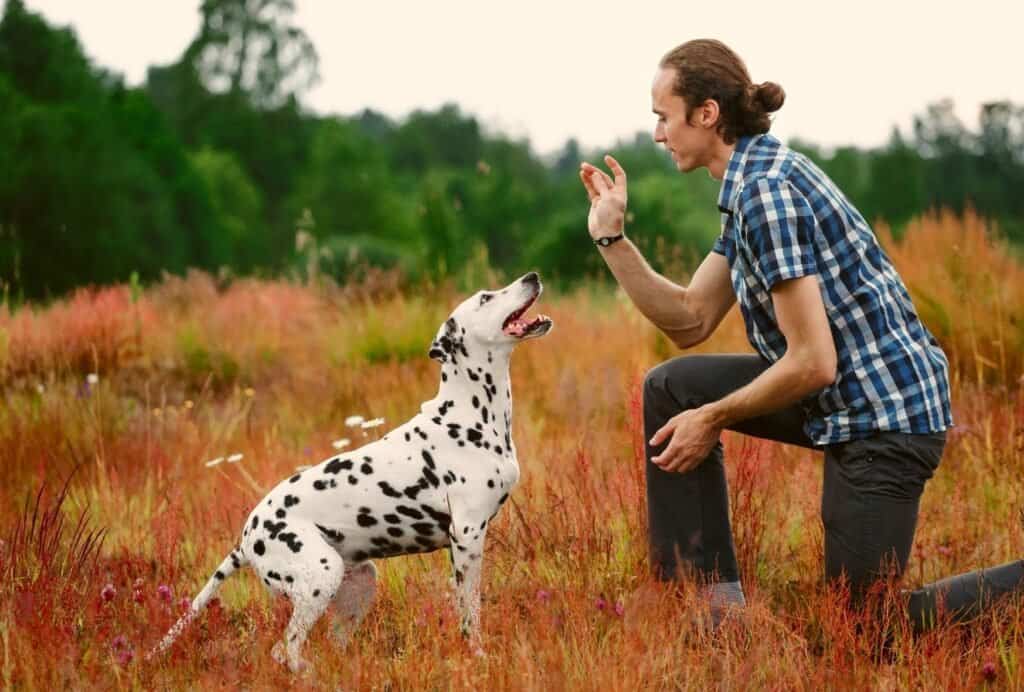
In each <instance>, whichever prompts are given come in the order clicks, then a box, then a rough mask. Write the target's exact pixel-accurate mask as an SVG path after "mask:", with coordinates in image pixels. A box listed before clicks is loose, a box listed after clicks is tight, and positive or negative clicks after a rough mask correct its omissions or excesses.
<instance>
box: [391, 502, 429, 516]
mask: <svg viewBox="0 0 1024 692" xmlns="http://www.w3.org/2000/svg"><path fill="white" fill-rule="evenodd" d="M395 511H396V512H398V513H399V514H404V515H405V516H407V517H409V518H410V519H422V518H423V512H421V511H419V510H418V509H413V508H412V507H406V506H405V505H398V506H397V507H395Z"/></svg>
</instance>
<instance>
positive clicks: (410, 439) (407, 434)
mask: <svg viewBox="0 0 1024 692" xmlns="http://www.w3.org/2000/svg"><path fill="white" fill-rule="evenodd" d="M441 374H442V375H443V374H444V373H441ZM405 441H406V442H412V435H410V434H409V433H405Z"/></svg>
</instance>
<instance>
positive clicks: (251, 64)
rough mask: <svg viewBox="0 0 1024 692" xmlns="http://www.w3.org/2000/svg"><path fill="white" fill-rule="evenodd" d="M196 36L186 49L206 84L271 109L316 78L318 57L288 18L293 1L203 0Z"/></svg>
mask: <svg viewBox="0 0 1024 692" xmlns="http://www.w3.org/2000/svg"><path fill="white" fill-rule="evenodd" d="M199 12H200V14H201V15H202V24H201V26H200V29H199V35H198V36H196V38H195V39H194V40H193V41H192V44H191V45H190V46H189V47H188V49H187V50H186V51H185V62H187V63H189V64H190V65H192V66H194V68H195V70H196V72H197V74H199V75H200V77H201V79H202V80H203V83H204V85H205V86H206V88H207V89H208V90H209V91H211V92H214V93H219V92H225V91H226V92H229V93H232V94H243V93H244V94H246V95H247V96H248V98H249V99H250V100H251V101H252V103H253V104H254V105H256V106H257V107H260V108H272V107H276V106H280V105H281V104H283V103H285V102H286V101H287V100H288V99H289V98H290V97H293V96H296V95H298V94H300V93H301V92H303V91H304V90H306V89H308V88H309V87H311V86H312V85H313V84H314V83H316V81H317V78H318V76H317V66H318V63H319V58H318V56H317V53H316V48H314V46H313V43H312V42H311V41H310V40H309V38H308V37H307V36H306V34H305V32H304V31H302V29H299V28H298V27H296V26H294V25H293V24H292V23H291V18H292V15H293V14H294V13H295V3H294V2H293V1H292V0H203V3H202V5H201V6H200V8H199Z"/></svg>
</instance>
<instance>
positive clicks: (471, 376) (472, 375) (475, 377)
mask: <svg viewBox="0 0 1024 692" xmlns="http://www.w3.org/2000/svg"><path fill="white" fill-rule="evenodd" d="M466 374H467V375H469V379H471V380H473V381H474V382H479V381H480V376H479V375H477V374H476V373H475V372H473V371H472V370H467V371H466Z"/></svg>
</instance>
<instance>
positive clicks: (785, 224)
mask: <svg viewBox="0 0 1024 692" xmlns="http://www.w3.org/2000/svg"><path fill="white" fill-rule="evenodd" d="M739 211H740V214H741V216H742V221H743V222H742V223H741V224H740V228H741V229H742V231H741V232H742V233H744V234H746V238H745V240H746V243H747V245H748V247H750V249H751V251H752V253H753V256H754V271H756V272H757V273H758V274H759V276H758V278H759V279H760V280H761V281H762V282H763V284H764V285H765V286H766V287H767V288H768V290H771V289H772V288H773V287H774V286H775V285H776V284H777V283H778V282H780V281H784V280H786V279H796V278H799V277H801V276H807V275H809V274H816V273H817V272H818V268H817V263H816V261H815V251H814V243H815V236H816V234H817V221H816V220H815V217H814V213H813V211H812V210H811V205H810V204H808V203H807V200H806V199H805V198H804V196H803V195H801V194H800V193H799V192H798V191H797V190H796V189H794V188H793V186H792V185H791V184H790V183H789V182H788V181H786V180H781V179H779V178H775V177H763V178H759V179H757V180H752V181H750V182H749V183H748V184H747V185H746V186H745V187H744V189H743V191H742V192H741V194H740V200H739Z"/></svg>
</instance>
